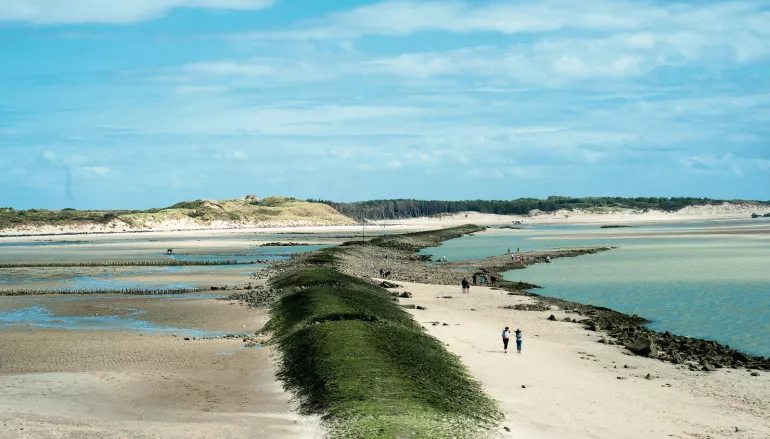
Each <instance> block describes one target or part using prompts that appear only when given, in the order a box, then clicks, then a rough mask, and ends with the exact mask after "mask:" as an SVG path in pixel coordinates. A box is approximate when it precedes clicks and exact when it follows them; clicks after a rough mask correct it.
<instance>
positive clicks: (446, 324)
mask: <svg viewBox="0 0 770 439" xmlns="http://www.w3.org/2000/svg"><path fill="white" fill-rule="evenodd" d="M441 326H449V323H443V324H442V325H441Z"/></svg>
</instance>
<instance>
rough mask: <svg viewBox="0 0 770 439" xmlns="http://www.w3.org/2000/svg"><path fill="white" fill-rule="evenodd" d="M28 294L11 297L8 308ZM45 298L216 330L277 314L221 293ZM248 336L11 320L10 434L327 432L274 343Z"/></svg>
mask: <svg viewBox="0 0 770 439" xmlns="http://www.w3.org/2000/svg"><path fill="white" fill-rule="evenodd" d="M24 299H25V300H29V302H27V303H31V302H34V301H35V300H37V299H36V298H24ZM41 300H42V299H41ZM20 302H21V301H20V300H3V301H0V312H3V311H4V310H7V309H13V308H18V307H19V306H20V305H19V303H20ZM46 306H47V307H48V308H50V309H51V310H52V311H53V312H55V313H56V314H57V315H92V314H94V313H97V312H100V310H104V312H109V311H108V310H109V309H112V308H114V307H126V308H129V307H134V308H143V309H145V310H146V311H147V312H146V313H145V314H142V316H141V318H142V319H143V320H146V321H148V322H151V323H153V324H157V325H164V326H165V325H168V326H177V327H194V328H197V329H205V330H212V331H214V330H216V331H229V332H244V331H254V330H255V329H257V328H259V327H261V326H262V324H263V323H264V321H265V319H266V315H265V314H264V313H259V312H256V311H254V310H248V309H244V308H243V307H242V306H240V305H231V304H229V302H227V301H218V300H211V299H209V300H193V301H157V300H152V299H150V300H148V299H146V298H125V299H121V298H119V299H110V300H102V299H99V298H86V299H85V300H82V301H81V300H78V301H67V302H58V303H56V304H51V303H47V304H46ZM244 326H246V327H245V328H244ZM242 346H243V343H242V342H241V340H238V339H235V340H224V339H222V340H219V339H217V340H192V339H191V340H187V341H185V340H184V338H183V337H181V336H180V337H174V336H172V335H171V334H168V333H160V334H154V333H151V332H150V333H144V332H143V331H140V330H136V331H108V330H102V331H88V330H66V329H46V328H15V329H4V330H0V352H2V355H0V389H2V396H0V426H2V428H0V438H9V439H10V438H18V437H30V438H60V437H78V438H105V437H130V438H150V437H163V438H204V437H260V438H311V437H319V435H320V432H319V430H318V428H319V427H318V422H317V420H316V419H313V418H306V417H301V416H299V415H297V414H296V413H295V412H294V406H293V404H291V403H290V395H288V394H286V393H285V392H283V390H282V389H281V386H280V384H279V383H278V382H277V381H276V379H275V370H274V368H273V359H272V358H271V356H272V355H273V352H272V351H271V349H270V348H268V347H261V348H253V349H243V348H242Z"/></svg>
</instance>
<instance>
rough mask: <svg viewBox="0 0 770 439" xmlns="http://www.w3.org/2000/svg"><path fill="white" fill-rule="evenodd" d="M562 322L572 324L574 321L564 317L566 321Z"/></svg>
mask: <svg viewBox="0 0 770 439" xmlns="http://www.w3.org/2000/svg"><path fill="white" fill-rule="evenodd" d="M562 321H563V322H567V323H572V319H571V318H569V317H564V320H562Z"/></svg>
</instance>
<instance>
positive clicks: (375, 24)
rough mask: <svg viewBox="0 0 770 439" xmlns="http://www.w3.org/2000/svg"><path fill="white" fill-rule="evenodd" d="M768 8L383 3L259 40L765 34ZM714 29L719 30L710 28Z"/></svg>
mask: <svg viewBox="0 0 770 439" xmlns="http://www.w3.org/2000/svg"><path fill="white" fill-rule="evenodd" d="M768 4H770V2H768V1H767V0H752V1H746V0H744V1H735V2H730V3H721V4H720V3H716V4H714V3H709V4H705V5H704V4H700V3H690V4H688V3H680V2H665V3H664V2H652V1H643V0H638V1H631V0H592V1H574V0H542V1H537V2H534V1H530V2H524V1H517V2H513V1H492V2H471V1H435V0H434V1H405V0H395V1H385V2H380V3H375V4H371V5H366V6H361V7H359V8H356V9H353V10H350V11H344V12H337V13H333V14H330V15H329V16H327V17H326V18H325V19H322V20H315V21H309V22H306V23H303V24H300V25H298V26H297V27H296V28H295V29H292V30H290V31H279V32H273V33H262V34H254V35H253V36H256V37H262V38H289V39H350V38H357V37H360V36H363V35H392V36H399V35H410V34H414V33H417V32H425V31H449V32H457V33H466V34H467V33H472V32H497V33H503V34H518V33H538V32H553V31H559V30H592V31H635V30H640V29H646V28H653V29H671V28H682V27H683V26H686V27H689V28H692V29H696V30H700V31H708V30H710V29H712V28H714V27H719V28H725V27H728V28H732V29H733V30H744V31H751V32H760V33H769V32H770V30H769V29H768V27H767V26H766V23H767V22H768V20H770V11H767V10H765V9H764V8H765V7H766V6H767V5H768ZM716 25H719V26H716Z"/></svg>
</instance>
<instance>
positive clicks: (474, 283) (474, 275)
mask: <svg viewBox="0 0 770 439" xmlns="http://www.w3.org/2000/svg"><path fill="white" fill-rule="evenodd" d="M476 279H477V277H476V273H474V274H473V285H476Z"/></svg>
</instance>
